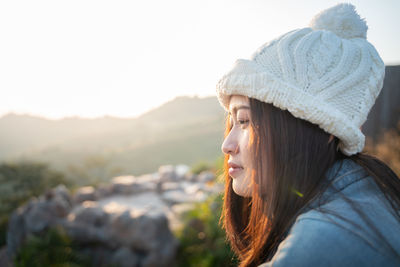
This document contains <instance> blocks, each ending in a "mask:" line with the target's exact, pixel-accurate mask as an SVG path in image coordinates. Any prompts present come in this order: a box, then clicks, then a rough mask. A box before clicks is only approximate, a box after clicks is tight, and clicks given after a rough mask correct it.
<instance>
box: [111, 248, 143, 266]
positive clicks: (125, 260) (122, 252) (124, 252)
mask: <svg viewBox="0 0 400 267" xmlns="http://www.w3.org/2000/svg"><path fill="white" fill-rule="evenodd" d="M111 263H114V264H117V265H118V266H120V267H132V266H138V265H139V257H138V255H137V254H135V253H133V252H132V251H131V250H130V249H129V248H127V247H121V248H119V249H118V250H117V251H116V252H115V253H114V255H113V256H112V259H111Z"/></svg>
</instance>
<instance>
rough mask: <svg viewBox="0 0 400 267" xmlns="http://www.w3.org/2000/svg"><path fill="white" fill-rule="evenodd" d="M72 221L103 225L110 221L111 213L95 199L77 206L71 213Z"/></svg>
mask: <svg viewBox="0 0 400 267" xmlns="http://www.w3.org/2000/svg"><path fill="white" fill-rule="evenodd" d="M68 217H69V220H70V221H75V222H77V223H84V224H88V225H91V226H94V227H102V226H104V225H106V224H107V223H108V220H109V217H110V215H109V214H108V213H106V212H105V211H104V210H103V209H102V208H101V207H99V206H98V205H97V203H96V202H93V201H85V202H83V203H82V205H81V206H77V207H76V208H75V209H74V210H73V211H72V212H71V213H70V214H69V215H68Z"/></svg>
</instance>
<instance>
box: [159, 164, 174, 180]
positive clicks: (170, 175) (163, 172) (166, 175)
mask: <svg viewBox="0 0 400 267" xmlns="http://www.w3.org/2000/svg"><path fill="white" fill-rule="evenodd" d="M158 173H159V174H160V180H161V181H162V182H176V181H178V180H179V176H178V175H177V174H176V172H175V167H174V166H173V165H163V166H160V168H159V169H158Z"/></svg>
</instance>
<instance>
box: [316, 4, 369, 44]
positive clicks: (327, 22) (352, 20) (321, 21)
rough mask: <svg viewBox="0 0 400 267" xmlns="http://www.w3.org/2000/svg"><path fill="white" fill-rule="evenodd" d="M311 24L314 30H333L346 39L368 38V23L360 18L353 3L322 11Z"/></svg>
mask: <svg viewBox="0 0 400 267" xmlns="http://www.w3.org/2000/svg"><path fill="white" fill-rule="evenodd" d="M309 26H310V28H312V29H313V30H328V31H331V32H333V33H335V34H336V35H337V36H339V37H342V38H345V39H351V38H357V37H361V38H364V39H366V38H367V30H368V26H367V23H366V22H365V20H364V19H361V18H360V15H358V14H357V12H356V11H355V7H354V6H353V5H352V4H347V3H342V4H338V5H336V6H333V7H331V8H328V9H325V10H323V11H321V12H320V13H318V14H317V15H315V17H314V18H313V19H312V20H311V22H310V25H309Z"/></svg>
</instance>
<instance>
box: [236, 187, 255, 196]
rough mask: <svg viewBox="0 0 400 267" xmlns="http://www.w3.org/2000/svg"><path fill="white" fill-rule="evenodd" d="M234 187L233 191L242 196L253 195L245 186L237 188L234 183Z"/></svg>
mask: <svg viewBox="0 0 400 267" xmlns="http://www.w3.org/2000/svg"><path fill="white" fill-rule="evenodd" d="M232 188H233V191H234V192H235V193H236V194H237V195H239V196H242V197H250V196H251V193H250V192H248V191H246V190H244V189H243V188H236V187H235V186H234V185H232Z"/></svg>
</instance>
